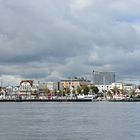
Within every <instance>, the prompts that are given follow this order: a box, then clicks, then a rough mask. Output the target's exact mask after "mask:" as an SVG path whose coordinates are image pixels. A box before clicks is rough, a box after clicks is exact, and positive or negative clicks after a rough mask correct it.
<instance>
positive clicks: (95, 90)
mask: <svg viewBox="0 0 140 140" xmlns="http://www.w3.org/2000/svg"><path fill="white" fill-rule="evenodd" d="M90 89H91V91H92V93H96V94H97V93H98V92H99V89H98V88H97V87H96V86H93V85H92V86H90Z"/></svg>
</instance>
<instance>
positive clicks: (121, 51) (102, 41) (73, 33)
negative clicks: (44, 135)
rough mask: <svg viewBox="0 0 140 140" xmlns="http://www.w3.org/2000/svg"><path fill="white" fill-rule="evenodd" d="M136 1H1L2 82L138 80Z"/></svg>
mask: <svg viewBox="0 0 140 140" xmlns="http://www.w3.org/2000/svg"><path fill="white" fill-rule="evenodd" d="M132 5H133V6H132ZM139 7H140V2H139V1H138V0H118V1H113V0H104V1H102V0H67V1H66V0H53V1H52V0H28V1H23V0H0V21H1V22H0V79H2V80H3V79H4V80H5V81H7V82H6V83H8V82H9V83H11V82H13V83H16V82H17V84H18V81H19V80H20V79H36V80H45V81H50V80H59V79H63V78H67V77H70V76H83V77H87V78H88V79H91V78H92V70H93V69H94V70H99V71H115V72H116V74H117V77H118V80H119V81H130V80H133V81H135V82H139V81H138V80H139V79H140V76H139V75H140V67H139V59H140V47H139V44H140V9H139Z"/></svg>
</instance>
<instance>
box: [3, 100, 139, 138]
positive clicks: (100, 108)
mask: <svg viewBox="0 0 140 140" xmlns="http://www.w3.org/2000/svg"><path fill="white" fill-rule="evenodd" d="M139 110H140V103H139V102H119V103H117V102H77V103H73V102H52V103H51V102H31V103H30V102H25V103H24V102H13V103H12V102H11V103H10V102H9V103H8V102H4V103H0V140H139V139H140V111H139Z"/></svg>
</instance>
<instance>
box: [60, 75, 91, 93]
mask: <svg viewBox="0 0 140 140" xmlns="http://www.w3.org/2000/svg"><path fill="white" fill-rule="evenodd" d="M60 83H61V85H62V87H63V89H64V90H65V89H69V90H70V91H72V90H73V89H77V88H78V87H80V86H82V85H90V84H91V81H90V80H86V79H84V78H77V77H75V78H69V79H66V80H61V81H60Z"/></svg>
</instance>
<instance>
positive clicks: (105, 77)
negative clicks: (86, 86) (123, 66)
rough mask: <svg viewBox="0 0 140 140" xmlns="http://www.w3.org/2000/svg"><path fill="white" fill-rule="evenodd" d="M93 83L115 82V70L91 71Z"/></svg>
mask: <svg viewBox="0 0 140 140" xmlns="http://www.w3.org/2000/svg"><path fill="white" fill-rule="evenodd" d="M93 82H94V84H95V85H110V84H112V83H114V82H115V72H100V71H93Z"/></svg>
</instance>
